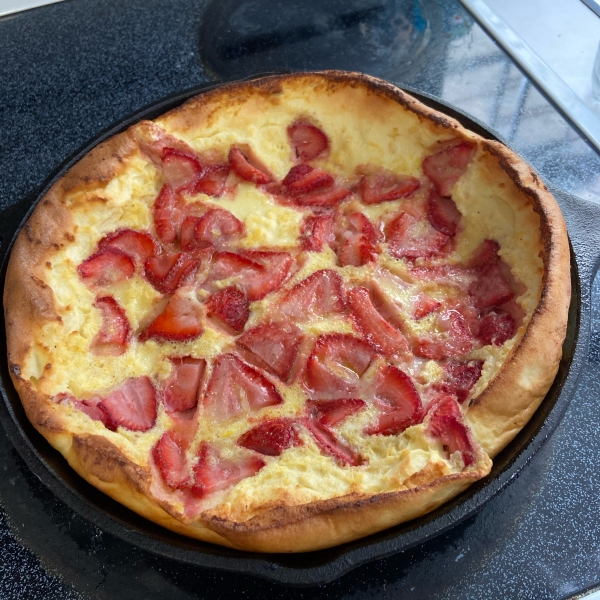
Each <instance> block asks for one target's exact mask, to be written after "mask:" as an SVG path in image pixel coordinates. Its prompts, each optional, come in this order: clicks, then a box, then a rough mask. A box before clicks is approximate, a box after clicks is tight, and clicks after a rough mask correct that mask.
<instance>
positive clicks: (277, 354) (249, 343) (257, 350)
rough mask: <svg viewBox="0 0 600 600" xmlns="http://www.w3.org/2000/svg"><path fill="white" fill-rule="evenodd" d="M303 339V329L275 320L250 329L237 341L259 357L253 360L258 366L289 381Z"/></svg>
mask: <svg viewBox="0 0 600 600" xmlns="http://www.w3.org/2000/svg"><path fill="white" fill-rule="evenodd" d="M301 341H302V331H301V330H300V329H299V328H298V327H296V325H294V324H293V323H283V322H273V323H265V324H263V325H259V326H258V327H253V328H252V329H249V330H248V331H246V332H245V333H244V334H243V335H242V336H241V337H239V338H238V339H237V340H236V343H237V344H238V345H239V346H241V347H242V348H245V349H246V350H248V351H250V352H251V353H252V357H256V358H257V359H258V361H255V360H253V361H252V362H255V363H257V366H258V367H261V368H265V369H267V370H268V371H269V372H271V373H273V374H275V375H277V377H279V379H281V380H282V381H287V380H288V379H289V377H290V375H291V374H292V372H293V367H294V362H295V361H296V356H297V355H298V349H299V347H300V342H301Z"/></svg>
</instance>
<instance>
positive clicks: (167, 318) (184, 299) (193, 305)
mask: <svg viewBox="0 0 600 600" xmlns="http://www.w3.org/2000/svg"><path fill="white" fill-rule="evenodd" d="M203 331H204V311H203V309H202V305H201V304H200V303H199V302H198V301H197V300H194V299H192V298H190V297H189V296H187V295H184V294H179V292H178V293H177V294H174V295H173V296H171V298H170V299H169V302H168V303H167V305H166V306H165V308H164V309H163V311H162V312H161V313H160V314H159V315H158V317H156V319H154V321H152V323H150V325H149V326H148V327H146V329H144V331H142V332H141V333H140V335H139V339H140V340H141V341H146V340H150V339H154V340H161V341H173V342H184V341H187V340H193V339H195V338H197V337H198V336H199V335H201V334H202V332H203Z"/></svg>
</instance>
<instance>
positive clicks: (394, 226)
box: [385, 213, 451, 259]
mask: <svg viewBox="0 0 600 600" xmlns="http://www.w3.org/2000/svg"><path fill="white" fill-rule="evenodd" d="M385 234H386V238H387V240H388V242H389V251H390V254H391V255H392V256H394V257H395V258H409V259H412V258H419V257H431V256H442V255H444V254H446V253H447V251H448V249H449V240H450V239H451V238H450V237H449V236H447V235H445V234H443V233H440V232H439V231H436V230H435V229H434V228H433V227H432V226H431V225H430V223H429V222H428V221H425V220H422V219H415V217H412V216H411V215H409V214H408V213H400V215H399V216H397V217H396V218H395V219H393V220H392V221H391V222H390V223H388V224H387V226H386V228H385Z"/></svg>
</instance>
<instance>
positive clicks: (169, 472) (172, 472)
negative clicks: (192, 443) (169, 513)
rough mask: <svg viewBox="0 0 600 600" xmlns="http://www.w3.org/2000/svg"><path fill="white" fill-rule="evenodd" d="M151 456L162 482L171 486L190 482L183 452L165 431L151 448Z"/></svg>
mask: <svg viewBox="0 0 600 600" xmlns="http://www.w3.org/2000/svg"><path fill="white" fill-rule="evenodd" d="M152 458H153V459H154V462H155V463H156V466H157V467H158V470H159V471H160V474H161V475H162V478H163V480H164V482H165V483H166V484H167V485H168V486H169V487H171V488H182V487H185V486H186V485H187V484H188V483H189V482H190V479H191V477H190V468H189V465H188V463H187V460H186V457H185V452H184V450H183V448H181V447H180V446H179V445H178V444H177V442H176V441H175V440H174V439H173V438H172V437H171V435H170V433H169V432H168V431H167V432H165V433H163V434H162V436H161V438H160V439H159V440H158V442H156V445H155V446H154V448H152Z"/></svg>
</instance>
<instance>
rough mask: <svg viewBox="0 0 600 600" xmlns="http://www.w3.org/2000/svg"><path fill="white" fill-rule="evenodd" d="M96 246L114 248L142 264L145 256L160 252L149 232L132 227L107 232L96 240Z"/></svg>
mask: <svg viewBox="0 0 600 600" xmlns="http://www.w3.org/2000/svg"><path fill="white" fill-rule="evenodd" d="M98 248H99V249H101V250H102V249H104V248H116V249H117V250H120V251H121V252H124V253H125V254H127V255H128V256H129V257H131V258H132V259H133V260H134V261H135V262H136V263H139V264H142V265H143V264H144V261H145V260H146V259H147V258H149V257H150V256H155V255H157V254H160V252H161V249H160V246H159V245H158V243H157V241H156V240H155V239H154V238H153V237H152V236H151V235H150V234H149V233H146V232H145V231H134V230H133V229H119V230H117V231H114V232H113V233H109V234H108V235H107V236H105V237H103V238H102V239H101V240H100V242H98Z"/></svg>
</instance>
